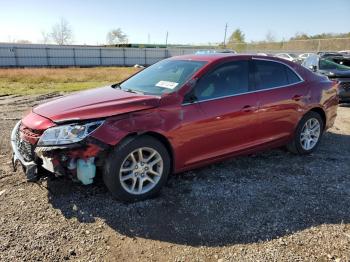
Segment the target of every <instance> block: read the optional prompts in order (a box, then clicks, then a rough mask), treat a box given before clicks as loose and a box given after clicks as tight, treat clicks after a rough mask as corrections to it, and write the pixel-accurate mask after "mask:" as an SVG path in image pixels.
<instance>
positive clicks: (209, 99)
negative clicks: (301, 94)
mask: <svg viewBox="0 0 350 262" xmlns="http://www.w3.org/2000/svg"><path fill="white" fill-rule="evenodd" d="M252 60H263V61H270V62H276V63H280V64H282V65H285V66H287V67H288V68H289V69H291V70H292V71H293V72H294V73H295V74H296V75H297V76H298V77H299V79H300V81H299V82H295V83H292V84H288V85H283V86H276V87H271V88H266V89H261V90H253V91H248V92H243V93H239V94H233V95H227V96H220V97H214V98H208V99H204V100H200V101H194V102H186V103H183V104H182V105H183V106H187V105H193V104H198V103H202V102H208V101H213V100H219V99H225V98H229V97H235V96H241V95H246V94H252V93H258V92H263V91H269V90H274V89H279V88H284V87H289V86H292V85H297V84H300V83H302V82H305V80H304V79H303V78H302V77H301V76H300V75H299V74H298V73H297V72H296V71H295V70H294V68H292V67H291V66H289V65H288V64H286V63H283V62H281V61H276V60H272V59H268V58H260V57H252Z"/></svg>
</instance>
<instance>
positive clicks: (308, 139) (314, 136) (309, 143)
mask: <svg viewBox="0 0 350 262" xmlns="http://www.w3.org/2000/svg"><path fill="white" fill-rule="evenodd" d="M320 135H321V124H320V122H319V121H318V120H317V119H316V118H310V119H309V120H307V121H306V122H305V124H304V126H303V128H302V130H301V133H300V144H301V147H302V148H303V149H304V150H307V151H309V150H311V149H313V148H314V147H315V146H316V144H317V142H318V140H319V139H320Z"/></svg>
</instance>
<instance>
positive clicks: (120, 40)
mask: <svg viewBox="0 0 350 262" xmlns="http://www.w3.org/2000/svg"><path fill="white" fill-rule="evenodd" d="M106 38H107V43H108V44H109V45H115V44H126V43H128V36H127V35H126V34H125V33H124V32H123V31H122V30H121V29H120V28H117V29H113V30H111V31H109V32H108V33H107V37H106Z"/></svg>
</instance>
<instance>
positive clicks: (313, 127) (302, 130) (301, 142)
mask: <svg viewBox="0 0 350 262" xmlns="http://www.w3.org/2000/svg"><path fill="white" fill-rule="evenodd" d="M323 127H324V123H323V120H322V118H321V116H320V115H319V114H318V113H316V112H313V111H311V112H309V113H307V114H306V115H305V116H304V117H303V118H302V119H301V120H300V122H299V124H298V127H297V129H296V131H295V134H294V138H293V140H292V141H291V142H290V143H289V144H288V145H287V148H288V150H289V151H291V152H292V153H295V154H301V155H304V154H310V153H312V152H313V151H314V150H315V149H316V147H317V146H318V144H319V142H320V140H321V137H322V133H323Z"/></svg>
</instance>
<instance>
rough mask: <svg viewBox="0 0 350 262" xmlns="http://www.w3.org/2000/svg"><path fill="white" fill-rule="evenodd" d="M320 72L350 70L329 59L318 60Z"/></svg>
mask: <svg viewBox="0 0 350 262" xmlns="http://www.w3.org/2000/svg"><path fill="white" fill-rule="evenodd" d="M320 70H341V71H347V70H350V67H349V66H346V65H340V64H337V63H335V62H333V61H331V60H329V59H324V58H321V59H320Z"/></svg>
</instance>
